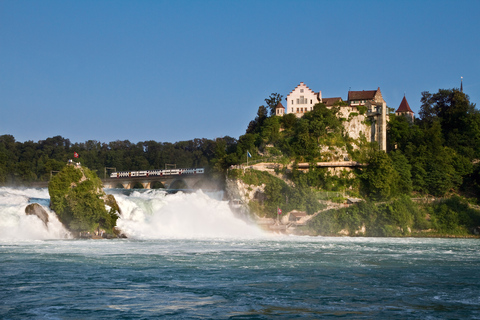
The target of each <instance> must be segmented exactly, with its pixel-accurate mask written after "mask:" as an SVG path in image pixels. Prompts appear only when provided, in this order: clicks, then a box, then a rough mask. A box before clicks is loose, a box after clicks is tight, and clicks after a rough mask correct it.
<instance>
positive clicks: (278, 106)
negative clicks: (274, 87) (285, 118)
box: [275, 102, 285, 109]
mask: <svg viewBox="0 0 480 320" xmlns="http://www.w3.org/2000/svg"><path fill="white" fill-rule="evenodd" d="M279 108H283V109H285V107H284V106H283V105H282V103H281V102H278V104H277V106H276V107H275V109H279Z"/></svg>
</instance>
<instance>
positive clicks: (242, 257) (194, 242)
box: [0, 189, 480, 319]
mask: <svg viewBox="0 0 480 320" xmlns="http://www.w3.org/2000/svg"><path fill="white" fill-rule="evenodd" d="M2 192H3V193H2ZM32 192H33V191H28V192H27V193H28V194H30V193H32ZM12 194H13V195H12ZM32 196H35V198H36V199H37V200H38V199H40V201H39V202H42V200H41V199H44V200H45V199H46V198H48V196H45V191H40V192H39V193H35V192H34V193H33V194H30V198H31V197H32ZM116 197H117V200H119V202H120V204H121V207H122V210H123V213H122V217H121V219H119V225H121V226H122V228H123V229H124V230H127V232H128V234H129V236H130V238H129V239H122V240H73V239H64V237H65V234H64V230H62V228H61V226H59V225H58V224H56V222H55V221H50V222H49V225H48V230H47V231H42V232H39V231H38V230H41V228H43V227H44V226H42V224H41V222H38V221H37V220H36V218H35V217H27V218H25V217H24V215H23V213H21V211H22V210H24V207H25V204H24V202H25V201H29V200H28V198H29V197H25V196H24V194H20V195H19V194H18V192H16V191H15V192H14V191H13V190H11V189H9V190H0V318H1V319H93V318H96V319H155V318H160V317H164V318H171V319H292V318H302V319H303V318H304V319H328V318H345V319H480V280H479V279H480V277H479V271H480V256H479V245H480V241H479V240H478V239H406V238H402V239H396V238H323V237H315V238H313V237H292V236H272V235H265V234H262V233H261V232H260V231H258V230H257V229H256V228H254V227H252V226H248V225H246V224H243V223H238V221H237V220H238V219H235V218H234V217H233V216H232V214H231V212H230V211H229V209H228V206H227V205H226V204H225V203H224V202H222V201H218V200H212V199H211V198H210V197H207V196H206V195H204V194H202V193H197V194H191V195H183V194H179V195H174V196H165V195H162V194H159V193H154V192H153V193H144V194H130V195H116ZM5 199H7V200H5ZM22 199H23V200H22ZM46 200H48V199H46ZM212 215H214V216H215V219H213V220H209V219H208V218H209V217H211V216H212ZM216 215H218V216H216ZM195 217H200V219H199V220H195ZM52 219H53V218H52ZM192 220H193V221H194V222H193V223H192V224H189V223H188V221H192ZM218 221H221V223H220V224H218V225H216V223H218ZM187 235H190V236H187Z"/></svg>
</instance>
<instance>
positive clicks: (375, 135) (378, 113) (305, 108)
mask: <svg viewBox="0 0 480 320" xmlns="http://www.w3.org/2000/svg"><path fill="white" fill-rule="evenodd" d="M285 100H286V102H287V108H286V109H285V107H284V106H283V105H282V104H281V103H279V104H278V105H277V107H276V109H275V114H276V115H278V116H283V115H284V114H290V113H291V114H294V115H295V116H296V117H297V118H301V117H302V116H303V115H304V114H305V113H306V112H309V111H312V110H313V106H314V105H316V104H317V103H323V104H325V105H326V106H327V107H328V108H331V107H333V106H338V107H339V108H340V110H339V113H338V115H339V116H340V117H345V118H350V114H351V113H354V114H358V113H359V109H363V108H361V107H360V106H364V108H366V113H365V116H366V117H367V118H368V119H369V123H370V124H371V126H370V128H368V126H367V125H365V124H364V125H363V126H362V125H359V124H358V123H357V124H354V125H353V126H350V127H347V128H346V131H347V133H348V134H349V135H350V136H352V137H354V138H356V137H358V136H359V133H360V132H361V133H363V134H364V135H365V136H367V138H368V139H369V140H370V141H371V142H377V143H378V146H379V149H380V150H384V151H386V150H387V122H388V112H387V104H386V102H385V100H384V99H383V97H382V93H381V92H380V88H378V89H377V90H363V91H348V99H347V101H343V100H342V98H340V97H334V98H323V97H322V92H321V91H318V92H315V91H313V90H312V89H310V88H309V87H308V86H307V85H306V84H305V83H303V82H300V84H299V85H298V86H296V87H295V88H294V89H293V90H292V91H291V92H290V93H289V94H288V95H287V97H286V98H285ZM342 102H344V103H342ZM360 113H361V114H362V113H363V112H360ZM396 114H397V115H406V116H407V117H408V118H409V119H411V120H412V121H413V111H412V110H411V109H410V106H409V105H408V102H407V100H406V98H405V97H403V100H402V102H401V104H400V107H399V108H398V110H397V111H396ZM361 122H362V123H365V122H364V121H361ZM359 127H361V128H359Z"/></svg>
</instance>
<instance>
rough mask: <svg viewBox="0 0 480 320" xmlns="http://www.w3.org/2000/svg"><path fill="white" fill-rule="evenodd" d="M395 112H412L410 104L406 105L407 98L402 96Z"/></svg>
mask: <svg viewBox="0 0 480 320" xmlns="http://www.w3.org/2000/svg"><path fill="white" fill-rule="evenodd" d="M396 112H410V113H414V112H413V111H412V109H410V106H409V105H408V102H407V98H405V96H403V99H402V102H400V106H399V107H398V109H397V111H396Z"/></svg>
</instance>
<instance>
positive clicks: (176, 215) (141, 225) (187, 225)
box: [115, 191, 263, 239]
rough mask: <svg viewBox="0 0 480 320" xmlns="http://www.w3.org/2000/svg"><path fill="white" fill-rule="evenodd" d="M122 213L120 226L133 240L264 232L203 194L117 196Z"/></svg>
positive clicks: (220, 202)
mask: <svg viewBox="0 0 480 320" xmlns="http://www.w3.org/2000/svg"><path fill="white" fill-rule="evenodd" d="M115 198H116V199H117V202H118V204H119V206H120V208H121V210H122V215H121V217H120V218H119V219H118V220H117V226H118V227H119V228H120V229H121V230H122V231H123V232H124V233H125V234H126V235H127V236H128V237H130V238H136V239H158V238H252V237H261V236H263V232H262V231H260V230H259V229H258V228H257V227H256V226H253V225H250V224H248V223H247V222H245V221H243V220H240V219H237V218H236V217H235V216H234V214H233V212H232V211H231V210H230V207H229V206H228V203H227V202H226V201H219V200H215V199H212V198H211V197H209V196H208V195H206V194H205V193H203V192H202V191H198V192H195V193H188V194H187V193H182V192H179V193H176V194H173V195H166V194H165V193H164V192H156V193H155V192H148V193H136V192H134V193H132V194H131V195H130V196H124V195H115Z"/></svg>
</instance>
